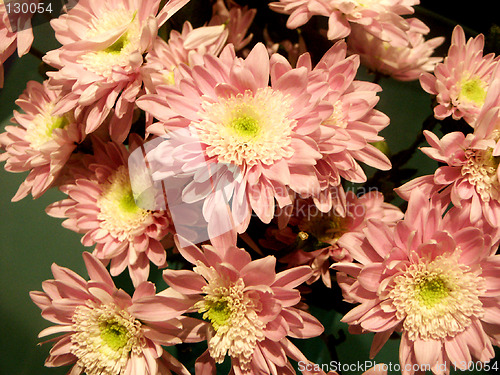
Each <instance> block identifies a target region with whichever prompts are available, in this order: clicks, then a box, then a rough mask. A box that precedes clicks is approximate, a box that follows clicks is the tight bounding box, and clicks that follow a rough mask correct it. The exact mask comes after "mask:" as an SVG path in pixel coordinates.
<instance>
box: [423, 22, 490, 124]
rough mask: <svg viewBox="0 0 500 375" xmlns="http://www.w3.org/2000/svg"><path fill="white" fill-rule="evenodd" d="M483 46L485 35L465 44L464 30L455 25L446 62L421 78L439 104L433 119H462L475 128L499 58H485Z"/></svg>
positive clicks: (426, 89) (425, 88)
mask: <svg viewBox="0 0 500 375" xmlns="http://www.w3.org/2000/svg"><path fill="white" fill-rule="evenodd" d="M483 47H484V36H483V35H482V34H480V35H478V36H477V37H476V38H470V39H469V40H468V41H467V43H466V42H465V34H464V31H463V29H462V28H461V27H460V26H456V27H455V29H454V30H453V35H452V40H451V47H450V49H449V51H448V56H447V57H446V58H445V59H444V62H443V63H441V64H438V65H437V66H436V68H435V70H434V75H432V74H430V73H424V74H423V75H422V77H421V78H420V83H421V85H422V88H423V89H424V90H425V91H427V92H428V93H429V94H432V95H436V99H437V102H438V105H437V106H436V107H434V116H435V117H436V118H437V119H440V120H441V119H444V118H446V117H448V116H452V117H453V118H454V119H455V120H458V119H460V118H462V117H463V119H464V120H465V121H466V122H467V123H468V124H469V125H471V126H472V127H474V121H475V120H476V118H477V116H478V114H479V112H480V111H481V108H482V106H483V104H484V101H485V98H486V93H487V91H488V86H489V84H490V77H491V75H492V73H493V70H494V69H495V67H496V66H497V65H498V59H499V57H495V55H494V54H493V53H491V54H488V55H486V56H483Z"/></svg>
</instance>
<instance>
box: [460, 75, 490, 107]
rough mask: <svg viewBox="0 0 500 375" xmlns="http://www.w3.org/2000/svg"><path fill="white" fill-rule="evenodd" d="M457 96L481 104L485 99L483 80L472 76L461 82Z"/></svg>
mask: <svg viewBox="0 0 500 375" xmlns="http://www.w3.org/2000/svg"><path fill="white" fill-rule="evenodd" d="M459 98H460V99H461V100H463V99H465V100H467V101H469V102H473V103H475V104H477V105H483V103H484V100H485V99H486V90H485V88H484V84H483V82H482V81H481V80H480V79H479V78H473V79H469V80H466V81H464V82H462V85H461V88H460V95H459Z"/></svg>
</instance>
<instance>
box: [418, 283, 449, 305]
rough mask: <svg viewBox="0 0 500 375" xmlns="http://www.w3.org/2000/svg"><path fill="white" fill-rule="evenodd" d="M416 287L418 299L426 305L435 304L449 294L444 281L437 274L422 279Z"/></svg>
mask: <svg viewBox="0 0 500 375" xmlns="http://www.w3.org/2000/svg"><path fill="white" fill-rule="evenodd" d="M417 289H418V295H419V297H420V300H421V301H422V303H423V304H424V305H425V306H427V307H433V306H435V305H436V304H437V303H439V302H441V301H442V300H443V299H444V298H446V297H448V295H449V294H450V290H449V289H448V287H447V286H446V283H445V281H444V280H443V279H441V278H440V277H437V276H435V277H433V278H430V279H424V280H422V281H421V282H420V283H419V284H418V285H417Z"/></svg>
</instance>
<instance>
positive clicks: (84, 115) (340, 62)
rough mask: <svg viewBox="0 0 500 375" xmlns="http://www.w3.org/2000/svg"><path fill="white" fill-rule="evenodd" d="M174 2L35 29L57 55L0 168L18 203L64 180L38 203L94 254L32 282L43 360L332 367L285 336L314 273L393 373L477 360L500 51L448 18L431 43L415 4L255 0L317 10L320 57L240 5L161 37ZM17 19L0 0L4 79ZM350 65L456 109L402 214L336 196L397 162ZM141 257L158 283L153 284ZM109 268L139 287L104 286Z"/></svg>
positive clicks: (372, 195) (487, 346) (135, 367)
mask: <svg viewBox="0 0 500 375" xmlns="http://www.w3.org/2000/svg"><path fill="white" fill-rule="evenodd" d="M187 3H189V0H170V1H168V2H162V1H160V0H144V1H140V0H108V1H101V2H96V1H93V0H80V1H79V2H78V3H77V4H76V5H74V6H73V7H69V8H67V9H65V10H64V11H63V12H62V13H61V15H60V16H58V17H57V18H54V19H52V20H51V21H50V26H51V28H52V29H53V30H54V36H55V38H56V40H57V41H58V42H59V43H60V47H59V48H56V49H53V50H50V51H47V52H46V53H44V54H43V58H42V61H43V63H44V64H45V65H46V67H47V73H46V76H45V77H44V79H43V81H42V82H35V81H30V82H28V84H27V87H26V89H25V91H24V92H23V93H22V95H21V96H20V97H19V99H18V100H17V101H16V104H17V105H18V107H19V109H20V110H19V111H17V110H16V111H14V115H13V118H12V119H11V124H10V125H8V126H6V127H5V130H4V132H3V133H1V134H0V149H1V150H2V151H3V152H2V153H1V154H0V161H5V169H6V170H7V171H10V172H27V177H26V179H25V181H24V182H23V183H22V184H21V186H20V187H19V189H18V191H17V193H16V194H15V196H14V197H13V198H12V200H13V201H18V200H21V199H23V198H25V197H27V196H28V195H30V194H31V196H32V197H33V198H38V197H40V196H41V195H43V194H44V193H45V192H46V191H47V190H48V189H49V188H57V189H59V190H60V192H62V193H63V194H64V195H65V196H66V198H65V199H62V200H60V201H57V202H53V203H52V204H50V205H49V206H48V207H47V209H46V212H47V214H48V215H50V216H53V217H57V218H62V219H64V221H63V222H62V225H63V226H64V227H65V228H67V229H70V230H71V231H74V232H77V233H79V234H81V235H82V238H81V243H82V244H83V245H84V246H86V247H91V248H93V250H92V254H91V253H88V252H84V253H83V259H84V262H85V265H86V268H87V271H88V275H89V280H86V279H84V278H82V277H81V276H79V275H78V274H76V273H75V272H73V271H71V270H69V269H67V268H64V267H60V266H57V265H56V264H55V263H54V264H53V266H52V273H53V276H54V279H53V280H48V281H45V282H43V283H42V289H43V291H37V292H32V293H31V299H32V300H33V302H34V303H35V304H36V305H37V306H38V307H39V308H40V309H41V310H42V316H43V318H45V319H46V320H48V321H50V322H51V323H53V324H54V325H53V326H51V327H49V328H46V329H44V330H43V331H42V332H40V335H39V336H40V337H45V336H49V335H54V334H58V335H59V336H57V337H55V338H53V339H49V340H48V342H54V345H53V346H52V348H51V349H50V353H49V356H48V358H47V360H46V363H45V365H46V366H49V367H56V366H63V365H72V366H73V367H72V368H71V370H70V374H81V373H86V374H89V375H98V374H104V375H125V374H126V375H136V374H151V375H154V374H165V375H166V374H172V373H176V374H184V375H186V374H189V373H190V370H191V371H193V370H194V371H195V373H196V374H197V375H204V374H215V373H217V372H218V371H219V369H220V368H221V367H220V366H224V365H227V366H229V371H230V373H231V374H235V375H240V374H242V375H243V374H245V375H250V374H283V375H285V374H295V373H296V371H297V367H298V369H299V371H301V372H302V373H303V374H324V373H325V372H324V371H323V370H322V369H321V370H318V371H317V370H316V367H317V366H315V365H314V363H313V362H311V361H310V360H309V359H308V358H307V357H306V355H304V354H303V353H302V352H301V350H300V349H299V348H298V347H297V346H296V345H295V339H310V338H314V337H318V336H321V335H324V327H323V325H322V324H321V322H320V321H319V320H318V319H317V318H315V317H314V316H313V312H314V309H310V308H309V306H308V302H309V301H308V298H307V292H311V290H312V291H313V292H314V287H315V285H317V284H319V282H318V281H319V280H321V284H322V287H323V288H324V287H325V286H326V287H327V288H330V289H332V288H335V287H336V288H339V290H341V292H342V294H343V298H344V301H346V302H347V303H350V304H354V305H356V306H354V307H353V308H352V310H350V311H349V312H348V313H347V314H346V315H345V316H344V317H343V318H342V321H343V322H345V323H347V324H348V325H349V329H350V332H351V333H355V334H361V333H365V332H374V333H375V336H374V339H373V344H372V347H371V351H370V356H371V357H372V358H373V357H374V356H375V355H376V354H377V353H378V352H379V351H380V349H381V348H382V346H383V345H384V344H385V343H386V342H387V340H388V339H389V337H391V336H393V335H394V334H399V335H400V336H401V343H400V351H399V360H400V365H401V369H403V370H402V372H403V374H405V375H406V374H408V375H412V374H414V373H419V371H417V370H415V368H416V367H415V366H420V367H421V368H426V367H425V366H428V368H429V369H431V370H432V371H433V372H434V373H435V374H436V375H439V374H447V373H449V369H450V368H449V366H450V364H451V363H454V364H456V366H457V367H460V368H461V369H466V367H467V364H469V362H470V361H472V360H475V361H481V362H487V361H489V360H491V359H492V358H493V357H494V355H495V353H494V350H493V346H494V345H497V346H498V345H500V326H499V321H500V317H499V313H498V312H499V311H500V258H499V257H500V255H496V252H497V248H498V245H499V243H500V168H499V164H500V159H499V158H500V68H499V64H500V63H499V59H500V57H498V56H495V55H494V54H493V53H491V54H487V55H485V56H483V49H484V37H483V36H482V35H479V36H476V37H474V38H471V39H470V40H468V41H467V40H466V36H465V33H464V31H463V29H462V28H461V27H460V26H457V27H456V28H455V29H454V30H453V35H452V38H451V46H450V48H449V52H448V54H447V56H446V57H445V58H444V59H443V58H441V57H434V56H433V53H434V50H435V48H437V47H438V46H439V45H441V44H442V43H443V41H444V38H443V37H438V38H433V39H430V40H426V39H425V35H427V34H428V33H429V28H428V27H427V26H426V25H425V24H424V23H423V22H422V21H421V20H419V19H418V18H415V17H413V16H412V17H409V16H410V15H412V14H413V12H414V9H413V6H414V5H417V4H418V3H419V2H418V1H417V0H385V1H363V2H361V1H346V0H328V1H326V0H311V1H304V0H280V1H275V2H270V3H269V4H268V10H269V9H270V10H272V11H275V13H272V12H271V13H270V14H275V16H276V17H284V19H286V20H287V22H286V26H287V27H288V28H290V29H296V28H300V27H302V26H303V25H305V24H306V23H307V22H308V21H309V20H310V19H311V18H312V17H313V16H321V17H328V30H324V35H325V36H326V38H325V41H326V42H327V43H328V48H326V49H325V50H324V51H322V54H321V56H313V55H312V54H313V52H312V51H310V52H307V51H308V49H307V43H306V42H305V39H301V38H299V39H300V44H297V45H293V43H291V42H290V41H289V40H283V41H278V40H273V39H272V38H273V37H275V36H272V35H273V34H272V33H269V32H268V30H267V29H266V30H263V32H262V35H261V36H262V40H258V38H257V37H256V36H255V37H254V33H256V31H257V30H256V29H255V28H253V26H254V25H258V23H255V22H254V20H255V19H256V17H258V16H259V13H258V11H257V10H256V9H251V8H249V7H248V6H245V7H242V6H240V5H238V4H237V3H235V2H233V1H224V0H216V1H207V3H209V4H210V6H211V7H212V9H213V12H212V14H211V16H210V17H209V18H207V19H206V20H205V22H204V23H203V24H202V25H197V24H194V23H193V24H192V23H190V22H189V21H186V20H182V22H178V25H177V26H178V27H177V30H176V29H175V27H174V26H175V23H172V24H170V21H171V18H172V16H173V15H174V14H175V13H176V12H178V11H179V10H180V9H181V8H183V7H184V6H185V5H186V4H187ZM10 21H11V19H9V15H8V14H7V10H6V7H5V4H4V2H3V1H1V0H0V87H2V86H3V84H4V77H3V75H4V72H3V63H4V62H5V61H6V59H7V58H8V57H9V56H11V55H12V54H13V53H14V51H15V50H16V49H17V53H18V55H19V56H22V55H24V54H26V53H28V51H29V50H30V47H31V44H32V42H33V31H32V28H31V27H29V25H30V23H29V22H30V20H29V17H27V18H26V17H24V18H21V19H19V20H18V28H17V29H16V30H14V29H12V27H11V26H10ZM167 26H168V27H171V28H173V29H172V30H169V32H168V33H167V32H165V30H168V29H167ZM318 35H321V31H320V32H319V34H318ZM35 36H36V33H35ZM299 37H300V35H299ZM280 46H281V47H282V48H280ZM277 51H285V52H284V53H283V54H280V53H277ZM361 65H363V66H365V67H366V68H367V69H368V70H369V71H372V72H377V73H378V75H379V76H380V75H382V76H386V77H392V78H393V79H397V80H400V81H416V80H418V79H419V80H420V84H421V86H422V88H423V90H425V92H427V93H429V94H430V95H432V100H433V103H434V104H435V107H434V115H435V118H436V120H443V119H445V118H447V117H450V116H451V118H452V119H454V120H460V119H463V121H465V122H466V123H467V124H468V125H470V132H469V133H467V134H464V133H462V132H461V131H458V130H457V131H451V132H448V133H446V134H443V135H442V137H441V138H440V137H439V136H438V135H437V134H435V133H434V132H433V131H431V130H425V131H424V136H425V138H426V140H427V142H428V143H429V147H423V148H422V151H423V153H425V155H427V156H429V157H430V158H432V159H434V160H436V161H438V162H440V163H441V165H440V166H439V168H437V169H436V170H435V172H434V174H432V175H427V176H420V177H417V178H414V179H411V180H410V181H406V183H404V184H402V185H398V186H397V188H396V189H395V190H396V192H397V194H399V196H400V197H401V198H402V199H403V200H406V201H408V203H407V208H406V209H400V208H398V207H397V206H395V205H394V204H392V203H390V202H386V201H385V200H386V197H385V196H384V194H383V193H382V192H380V191H376V190H364V191H363V194H362V193H361V189H359V190H358V194H355V193H354V192H353V191H351V190H350V189H348V188H347V187H348V186H353V185H355V184H358V186H359V184H362V183H367V180H368V179H367V173H366V172H365V169H364V166H369V167H372V169H375V170H378V171H388V170H390V169H391V160H390V159H389V157H388V156H387V155H386V153H384V152H382V149H383V148H382V147H379V145H380V144H381V143H383V142H384V138H383V137H382V136H381V135H380V132H381V131H382V130H383V129H385V128H386V127H387V126H388V125H389V123H390V119H389V117H388V116H387V115H386V114H384V113H382V112H381V111H380V110H378V109H377V108H376V105H377V103H378V100H379V96H378V92H380V91H381V90H382V87H381V86H380V85H379V84H376V83H372V82H366V81H361V80H359V79H356V77H357V73H358V69H359V68H360V66H361ZM349 184H350V185H349ZM364 187H366V186H364ZM364 187H363V188H364ZM404 203H406V202H404ZM401 207H405V204H403V205H402V206H401ZM261 228H264V230H261ZM171 256H174V257H175V259H177V261H176V264H175V266H173V267H171V266H170V265H169V262H170V257H171ZM179 259H180V260H179ZM153 267H154V268H155V269H164V270H163V271H162V272H163V281H164V283H166V284H161V283H157V284H156V285H155V284H154V283H153V282H151V281H148V280H150V275H151V272H150V271H151V269H152V268H153ZM125 269H127V270H128V274H129V277H130V279H131V281H132V284H131V285H133V287H134V290H132V291H131V293H128V292H126V291H125V290H124V289H122V288H121V287H120V286H117V285H115V281H114V280H113V277H115V276H118V275H120V274H122V273H123V272H124V271H125ZM323 284H324V285H323ZM158 290H161V291H158ZM323 290H328V289H326V288H325V289H323ZM177 344H190V345H198V346H201V347H202V348H203V349H202V351H200V353H201V354H200V355H199V357H198V358H197V359H196V360H195V359H194V358H193V361H192V365H188V364H186V363H181V361H180V360H179V359H178V358H176V356H175V355H174V354H175V352H171V351H170V350H167V347H172V346H175V345H177ZM172 353H174V354H172ZM294 363H295V364H294ZM296 363H299V366H296ZM442 364H446V366H445V368H443V366H442ZM461 364H464V365H463V366H461ZM386 372H387V370H384V369H383V368H382V367H377V368H373V369H371V370H368V371H367V372H366V373H367V374H370V373H373V374H375V373H381V374H385V373H386ZM328 374H334V372H333V371H331V372H329V373H328Z"/></svg>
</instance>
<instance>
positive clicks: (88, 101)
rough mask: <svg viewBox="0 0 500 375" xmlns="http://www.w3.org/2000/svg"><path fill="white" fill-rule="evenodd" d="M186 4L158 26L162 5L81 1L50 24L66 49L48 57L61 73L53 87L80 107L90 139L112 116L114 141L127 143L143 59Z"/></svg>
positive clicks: (128, 0)
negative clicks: (167, 22) (160, 30)
mask: <svg viewBox="0 0 500 375" xmlns="http://www.w3.org/2000/svg"><path fill="white" fill-rule="evenodd" d="M186 2H187V1H186V0H183V1H178V0H174V1H170V2H169V4H167V6H166V7H168V8H169V9H170V13H169V12H165V11H162V13H160V15H161V21H160V20H158V19H157V18H156V17H155V16H156V14H157V13H158V7H159V4H160V0H147V1H138V0H111V1H102V2H95V1H92V0H81V1H79V2H78V4H77V5H76V6H75V7H74V8H72V9H71V10H69V11H68V13H67V14H63V15H61V16H60V17H59V18H57V19H54V20H52V21H51V25H52V27H53V28H54V30H55V36H56V38H57V40H58V41H59V42H60V43H61V44H62V47H60V48H58V49H56V50H53V51H49V52H48V53H47V55H46V56H45V57H44V61H45V62H46V63H48V64H49V65H51V66H54V67H56V68H58V69H59V70H58V71H56V72H50V73H48V75H49V76H50V83H51V85H53V86H54V87H59V88H61V89H63V90H64V91H65V93H66V97H67V99H68V100H69V101H70V102H71V103H73V105H74V106H77V113H78V116H83V117H84V121H85V123H86V132H87V133H91V132H93V131H94V130H95V129H96V128H97V127H98V126H99V125H101V124H102V123H103V121H104V120H105V119H106V117H107V116H108V115H109V114H111V115H112V119H111V121H110V129H109V131H110V135H111V137H112V138H113V139H114V140H116V141H118V142H122V141H124V140H125V138H126V137H127V134H128V132H129V130H130V126H131V123H132V118H133V114H134V109H135V99H136V97H137V95H138V94H139V93H140V91H141V86H142V78H141V74H140V68H141V66H142V64H143V54H144V53H146V52H147V51H148V50H149V49H150V48H151V46H152V44H153V41H154V40H155V38H156V37H157V33H158V27H159V26H160V25H161V24H162V22H164V21H165V20H166V18H165V17H169V16H170V15H171V13H172V9H174V10H175V9H177V7H176V6H174V5H175V4H177V3H179V6H180V5H183V4H184V3H186ZM166 7H165V8H166ZM172 7H173V8H172ZM165 8H164V10H165ZM160 15H159V16H158V17H159V18H160Z"/></svg>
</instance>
